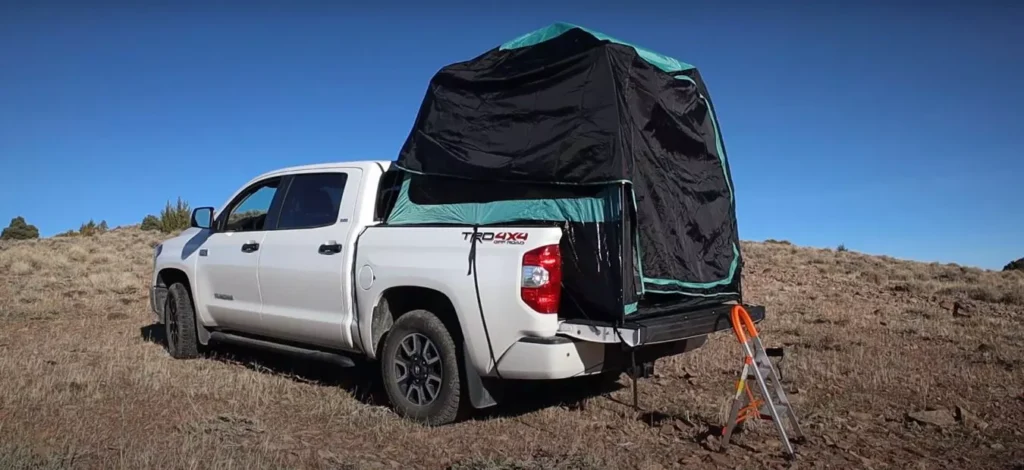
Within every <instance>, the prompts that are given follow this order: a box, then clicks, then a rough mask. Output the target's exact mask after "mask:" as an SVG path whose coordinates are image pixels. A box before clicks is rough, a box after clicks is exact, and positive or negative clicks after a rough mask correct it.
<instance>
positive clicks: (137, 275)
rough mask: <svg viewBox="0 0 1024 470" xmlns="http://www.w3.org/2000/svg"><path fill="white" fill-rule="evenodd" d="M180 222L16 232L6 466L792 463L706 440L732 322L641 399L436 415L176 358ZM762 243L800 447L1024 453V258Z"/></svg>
mask: <svg viewBox="0 0 1024 470" xmlns="http://www.w3.org/2000/svg"><path fill="white" fill-rule="evenodd" d="M162 237H163V236H162V235H160V234H159V233H155V232H144V231H141V230H138V229H134V228H130V229H117V230H113V231H110V232H108V233H104V234H100V235H96V236H91V237H67V238H56V239H47V240H36V241H23V242H0V243H2V244H0V467H2V468H11V467H17V466H32V467H83V468H113V467H126V468H149V467H156V466H171V467H174V468H185V467H188V468H196V467H200V468H222V467H228V466H230V467H233V468H282V467H288V468H295V467H304V468H403V467H406V466H408V467H413V468H416V467H423V468H444V467H448V466H453V467H456V468H672V467H679V466H686V467H696V468H714V467H722V468H735V467H741V468H762V467H765V468H781V467H784V466H785V465H784V463H783V460H782V458H781V455H780V453H779V447H778V442H777V440H776V437H775V435H774V434H773V433H772V429H771V428H770V427H769V426H767V424H768V423H754V425H752V426H750V427H749V429H748V430H747V431H746V432H744V433H742V434H740V435H739V436H737V438H736V439H737V443H738V444H740V445H734V446H732V447H731V448H730V449H729V451H728V453H726V454H718V453H714V452H711V451H710V450H709V449H715V448H717V444H718V443H717V439H716V438H715V437H714V435H713V434H714V432H716V431H717V428H716V427H717V426H718V425H720V424H721V422H722V415H723V411H724V410H723V408H724V407H725V406H726V405H727V403H728V399H729V398H730V397H729V395H730V392H731V391H732V387H733V384H734V380H735V378H736V375H737V374H738V372H739V367H740V366H741V362H740V352H739V345H738V344H737V343H736V341H735V339H734V338H733V337H732V336H731V335H729V334H727V333H722V334H718V335H715V336H714V337H712V338H711V340H710V341H709V343H708V345H707V346H706V347H705V348H703V349H700V350H698V351H696V352H694V353H690V354H687V355H684V356H681V357H675V358H671V359H668V360H664V361H660V362H659V363H658V365H657V367H658V375H657V376H656V377H655V378H652V379H648V380H643V381H641V382H640V403H641V407H642V408H644V411H642V412H639V413H637V412H634V411H633V410H632V409H631V407H630V406H629V405H628V404H629V403H630V402H631V392H630V389H629V387H628V381H627V380H626V379H625V377H623V380H622V382H621V385H620V387H619V388H618V389H613V390H609V391H607V393H605V394H604V395H599V396H594V397H591V398H589V399H582V398H581V397H582V396H583V395H582V394H580V393H578V392H579V390H576V389H575V388H573V387H561V386H554V387H552V386H549V387H531V388H528V389H527V390H526V391H524V392H523V393H519V394H517V396H518V397H520V399H519V401H518V402H517V403H515V404H510V405H504V406H502V407H500V409H498V410H493V411H490V412H488V413H486V414H483V415H481V416H480V417H479V419H475V420H472V421H469V422H464V423H458V424H455V425H452V426H447V427H443V428H438V429H428V428H424V427H420V426H417V425H414V424H410V423H407V422H405V421H402V420H401V419H399V418H397V417H395V416H394V415H392V414H391V413H390V412H389V411H388V410H387V409H386V408H384V407H382V406H380V405H379V403H380V401H379V399H378V398H376V395H375V394H374V393H372V391H373V389H372V387H371V385H372V384H371V383H370V381H369V378H370V377H372V376H373V373H372V371H367V370H355V371H351V370H337V369H333V368H332V367H330V366H327V365H323V364H318V363H296V362H294V361H292V360H290V359H287V358H281V357H276V356H270V355H259V354H254V353H252V352H250V351H245V350H238V349H220V350H217V351H215V352H214V353H213V354H212V355H211V356H210V357H207V358H204V359H200V360H196V361H175V360H172V359H170V358H169V357H168V356H167V354H166V353H165V351H164V349H163V347H162V346H161V344H160V341H161V337H160V334H159V331H158V329H156V328H152V327H151V326H150V325H151V323H152V315H151V314H150V312H149V307H148V298H147V287H148V285H149V276H150V274H151V273H150V269H151V267H152V247H153V245H154V244H155V243H156V242H158V241H159V240H160V239H161V238H162ZM743 249H744V250H745V256H746V259H747V266H746V269H745V272H744V276H745V278H744V288H745V292H746V295H747V300H748V301H750V302H754V303H760V304H763V305H765V306H767V308H768V315H769V316H768V319H767V320H766V321H765V322H764V324H763V325H762V327H761V329H762V331H763V336H764V338H765V341H766V342H767V343H768V344H767V345H768V346H769V347H771V346H784V347H785V348H786V358H785V359H784V361H783V365H782V371H783V374H784V382H786V385H787V387H788V388H789V389H790V391H791V393H792V395H791V398H792V400H793V401H794V402H795V406H796V410H797V412H798V413H799V415H800V417H801V418H802V424H803V426H804V430H805V432H806V433H807V434H808V435H809V437H810V441H809V442H808V443H807V444H804V445H802V446H798V449H799V450H800V452H801V454H802V455H801V460H802V462H803V463H801V467H814V468H818V467H825V466H827V465H831V466H832V467H834V468H866V467H871V468H884V467H913V468H972V469H974V468H978V469H981V468H1014V466H1015V465H1016V466H1017V467H1015V468H1022V466H1024V436H1022V434H1021V429H1022V428H1021V425H1020V423H1021V422H1024V392H1022V390H1024V340H1022V339H1021V336H1020V334H1021V333H1022V329H1021V324H1022V321H1024V272H1020V271H1011V272H988V271H981V270H977V269H968V268H961V267H958V266H952V265H938V264H921V263H911V262H903V261H896V260H892V259H886V258H879V257H870V256H864V255H860V254H857V253H854V252H835V251H831V250H812V249H805V248H798V247H793V246H789V245H787V244H782V243H764V244H762V243H746V244H744V247H743ZM954 311H955V312H954ZM584 405H585V406H584ZM958 407H960V411H959V412H958V410H957V408H958ZM933 409H940V411H939V412H936V413H931V414H928V413H925V414H920V412H923V411H928V410H933ZM941 410H947V411H941ZM929 422H934V424H929Z"/></svg>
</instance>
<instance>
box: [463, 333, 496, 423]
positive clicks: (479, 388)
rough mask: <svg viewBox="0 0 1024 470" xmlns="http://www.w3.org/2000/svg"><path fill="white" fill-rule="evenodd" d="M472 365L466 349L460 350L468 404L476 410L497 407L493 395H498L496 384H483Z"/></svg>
mask: <svg viewBox="0 0 1024 470" xmlns="http://www.w3.org/2000/svg"><path fill="white" fill-rule="evenodd" d="M472 364H473V363H472V362H470V359H469V353H467V352H466V348H462V368H463V370H464V371H465V372H466V388H467V389H468V390H469V402H470V403H471V404H472V405H473V408H476V409H481V408H489V407H492V406H494V405H497V404H498V400H497V399H495V395H498V393H497V392H498V390H497V384H495V383H493V382H492V383H490V384H487V383H485V382H484V380H483V378H482V377H480V374H479V373H477V371H476V368H475V367H473V366H472ZM492 389H493V390H492ZM492 392H493V393H492Z"/></svg>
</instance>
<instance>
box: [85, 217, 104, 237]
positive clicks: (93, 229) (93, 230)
mask: <svg viewBox="0 0 1024 470" xmlns="http://www.w3.org/2000/svg"><path fill="white" fill-rule="evenodd" d="M107 230H108V229H107V221H106V220H101V221H100V223H98V224H97V223H96V222H93V220H92V219H89V221H88V222H86V223H84V224H82V226H81V227H79V228H78V234H79V235H84V236H86V237H91V236H93V235H98V234H101V233H105V232H106V231H107Z"/></svg>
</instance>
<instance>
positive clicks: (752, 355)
mask: <svg viewBox="0 0 1024 470" xmlns="http://www.w3.org/2000/svg"><path fill="white" fill-rule="evenodd" d="M730 319H731V320H732V328H733V331H734V332H735V333H736V338H737V339H739V341H740V344H741V345H743V353H744V358H743V372H742V373H740V378H739V380H738V381H737V383H736V395H735V397H734V398H733V402H732V409H731V411H730V412H729V422H728V423H726V426H725V427H724V428H723V429H722V450H725V448H726V447H727V446H728V445H729V439H730V438H731V437H732V433H733V430H734V429H735V428H736V426H738V425H739V424H740V423H742V422H743V421H745V420H747V419H768V420H771V421H773V422H774V423H775V428H776V429H777V430H778V431H779V437H781V438H782V444H783V446H785V448H786V453H787V454H789V457H790V458H793V457H795V456H796V453H795V452H794V451H793V443H792V442H790V435H789V434H787V433H786V427H785V425H784V423H783V421H782V419H781V418H785V419H787V420H788V421H789V424H790V426H791V427H792V437H793V439H794V441H796V442H799V441H802V440H803V439H804V436H803V432H802V431H801V430H800V425H799V423H797V419H796V413H794V412H793V407H792V405H790V403H789V398H787V397H786V392H785V391H783V390H782V382H780V381H779V374H778V373H777V372H776V371H775V367H774V366H773V365H772V362H771V359H769V357H768V353H767V352H766V351H765V349H764V346H763V345H762V344H761V338H759V337H758V336H757V328H755V327H754V322H753V321H752V320H751V319H750V314H749V313H747V310H746V309H745V308H743V306H742V305H736V306H734V307H733V308H732V312H731V314H730ZM750 379H753V380H755V381H756V382H757V385H758V388H759V389H760V390H759V391H760V394H761V397H762V399H759V398H756V397H755V396H754V390H752V389H751V388H750V384H749V380H750ZM769 380H770V381H771V382H772V384H773V386H772V387H769V385H768V381H769ZM772 391H774V392H775V393H774V395H773V394H772Z"/></svg>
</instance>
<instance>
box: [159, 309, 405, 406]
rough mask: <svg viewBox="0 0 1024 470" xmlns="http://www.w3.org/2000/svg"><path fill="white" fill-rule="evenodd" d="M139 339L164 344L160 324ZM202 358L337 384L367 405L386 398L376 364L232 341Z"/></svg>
mask: <svg viewBox="0 0 1024 470" xmlns="http://www.w3.org/2000/svg"><path fill="white" fill-rule="evenodd" d="M140 334H141V336H142V339H143V340H145V341H149V342H151V343H155V344H158V345H160V346H161V347H166V346H167V337H166V335H165V333H164V328H163V325H160V324H152V325H149V326H145V327H142V329H141V331H140ZM201 354H202V357H203V358H204V359H212V360H215V361H220V362H224V363H229V364H237V365H241V366H243V367H246V368H248V369H251V370H254V371H256V372H260V373H266V374H274V375H281V376H285V377H288V378H290V379H292V380H295V381H297V382H302V383H307V384H311V385H317V386H327V387H340V388H342V389H344V390H346V391H347V392H349V394H351V395H352V397H353V398H355V399H357V400H359V401H360V402H362V403H365V404H367V405H377V406H379V405H386V404H387V397H386V396H385V395H384V391H383V387H381V386H380V383H379V382H380V380H379V379H378V377H379V376H380V374H378V373H376V372H377V369H376V367H375V364H371V363H368V362H365V361H359V360H358V358H354V359H357V360H356V361H355V362H356V366H355V367H340V366H337V365H334V364H331V363H327V362H322V361H316V360H305V359H296V358H295V357H292V356H289V355H287V354H279V353H275V352H271V351H264V350H262V349H259V348H246V347H242V346H236V345H233V344H223V343H218V344H216V345H214V346H213V347H210V348H204V350H203V351H202V353H201Z"/></svg>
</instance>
